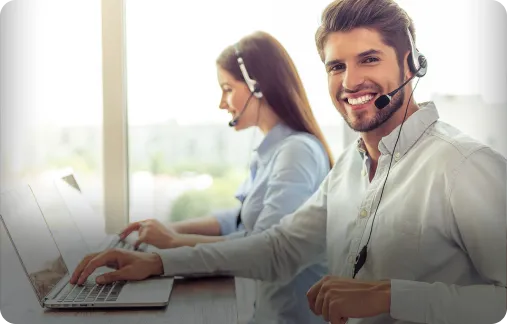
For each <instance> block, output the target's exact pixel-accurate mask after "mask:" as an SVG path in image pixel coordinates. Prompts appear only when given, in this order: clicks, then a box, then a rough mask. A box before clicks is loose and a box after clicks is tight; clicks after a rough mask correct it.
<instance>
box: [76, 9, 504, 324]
mask: <svg viewBox="0 0 507 324" xmlns="http://www.w3.org/2000/svg"><path fill="white" fill-rule="evenodd" d="M414 35H415V29H414V26H413V24H412V21H411V19H410V18H409V17H408V15H407V14H406V13H405V12H404V11H403V10H402V9H401V8H400V7H399V6H398V5H397V4H396V3H395V2H394V1H391V0H343V1H335V2H333V3H331V4H330V5H329V6H328V7H327V8H326V10H325V11H324V13H323V16H322V24H321V26H320V28H319V29H318V31H317V35H316V42H317V48H318V50H319V53H320V55H321V58H322V60H323V62H324V64H325V67H326V70H327V73H328V84H329V93H330V96H331V98H332V101H333V103H334V105H335V107H336V109H337V110H338V111H339V113H340V114H341V115H342V116H343V118H344V119H345V121H346V122H347V124H348V125H349V126H350V127H351V128H352V129H354V130H355V131H357V132H358V133H359V135H360V138H359V140H358V142H357V143H354V145H351V146H350V147H349V148H348V149H346V150H345V152H344V153H343V154H342V155H341V156H340V157H339V158H338V160H337V162H336V163H335V165H334V167H333V169H332V170H331V172H330V173H329V175H328V177H327V178H326V180H325V181H324V182H323V183H322V185H321V187H320V190H319V191H318V192H317V193H316V194H315V195H314V196H313V197H312V198H310V199H309V200H308V201H307V202H306V203H305V204H304V205H303V206H302V207H301V208H300V209H299V210H298V211H296V212H295V213H294V214H293V215H291V216H290V217H286V218H285V219H284V221H283V222H282V224H281V225H280V226H277V227H275V228H273V229H271V230H269V231H266V232H264V233H262V234H259V235H254V236H251V237H248V238H245V239H240V240H235V241H234V242H222V243H216V244H207V245H198V246H196V247H195V248H179V249H173V250H169V251H161V252H157V253H156V254H147V253H137V252H125V251H118V250H113V251H106V252H103V253H101V254H98V255H91V256H88V257H87V258H85V259H84V260H83V262H82V263H81V264H80V266H79V267H78V268H77V269H76V271H75V273H74V274H73V278H72V281H73V282H78V283H82V282H83V280H84V279H85V278H87V277H88V275H89V274H90V273H91V272H92V271H93V270H94V269H95V268H96V267H98V266H101V265H104V264H110V263H111V262H112V263H116V264H117V265H118V268H119V270H118V271H116V272H112V273H110V274H107V275H105V276H104V277H102V278H100V279H101V280H103V282H110V281H113V280H126V279H131V280H139V279H143V278H146V277H148V276H151V275H166V276H172V275H184V274H188V273H223V272H225V273H230V274H233V275H236V276H241V277H249V278H255V279H261V280H288V279H290V278H292V277H293V276H294V275H295V274H297V273H299V272H300V271H302V269H304V268H305V267H307V266H308V265H311V264H313V263H315V262H317V261H319V260H321V259H322V258H323V257H324V256H325V255H327V258H328V262H329V269H330V272H331V273H330V276H327V277H326V278H323V279H322V280H321V281H319V282H318V283H316V284H315V285H314V286H313V287H312V288H311V289H310V290H309V291H308V301H309V307H310V308H311V309H312V310H313V311H314V312H315V313H316V314H318V315H322V316H323V317H324V319H325V320H327V321H330V322H331V323H344V322H346V321H348V322H349V323H361V324H366V323H368V324H370V323H456V324H468V323H470V324H476V323H495V322H498V321H500V320H501V319H502V318H503V317H504V315H505V309H506V279H507V278H506V277H507V270H506V254H507V253H506V245H507V244H506V229H507V226H506V197H507V186H506V176H507V175H506V169H507V163H506V159H505V158H504V157H503V156H501V155H500V154H498V153H497V152H495V151H494V150H492V149H491V148H489V147H487V146H486V145H484V144H481V143H479V142H477V141H475V140H474V139H471V138H469V137H468V136H466V135H464V134H463V133H461V132H460V131H459V130H457V129H456V128H454V127H452V126H450V125H448V124H446V123H443V122H441V121H439V120H438V119H439V117H438V112H437V109H436V107H435V105H434V104H433V103H431V102H429V103H421V104H417V103H416V101H415V99H414V97H413V96H412V94H413V88H412V85H411V84H410V83H409V82H408V81H410V80H411V79H412V78H413V77H414V76H416V75H417V76H419V77H421V76H423V75H424V74H425V69H426V63H425V60H424V59H423V58H421V57H420V55H419V53H418V52H417V51H416V50H415V44H414V43H413V41H412V39H415V36H414ZM398 88H399V91H395V90H397V89H398ZM386 95H388V96H386Z"/></svg>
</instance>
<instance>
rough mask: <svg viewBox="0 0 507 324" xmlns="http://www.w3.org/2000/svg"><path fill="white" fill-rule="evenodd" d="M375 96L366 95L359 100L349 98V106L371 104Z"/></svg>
mask: <svg viewBox="0 0 507 324" xmlns="http://www.w3.org/2000/svg"><path fill="white" fill-rule="evenodd" d="M373 97H374V95H371V94H370V95H366V96H362V97H358V98H349V99H348V102H349V104H351V105H353V106H355V105H364V104H365V103H367V102H369V101H370V100H371V99H373Z"/></svg>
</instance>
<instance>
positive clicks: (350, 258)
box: [348, 255, 356, 263]
mask: <svg viewBox="0 0 507 324" xmlns="http://www.w3.org/2000/svg"><path fill="white" fill-rule="evenodd" d="M348 261H349V263H354V262H356V256H355V255H349V258H348Z"/></svg>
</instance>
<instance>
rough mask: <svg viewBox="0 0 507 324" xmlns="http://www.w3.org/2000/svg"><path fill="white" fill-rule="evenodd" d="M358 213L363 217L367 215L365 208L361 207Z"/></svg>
mask: <svg viewBox="0 0 507 324" xmlns="http://www.w3.org/2000/svg"><path fill="white" fill-rule="evenodd" d="M359 215H360V216H361V218H365V217H366V216H368V212H367V211H366V209H363V210H361V213H360V214H359Z"/></svg>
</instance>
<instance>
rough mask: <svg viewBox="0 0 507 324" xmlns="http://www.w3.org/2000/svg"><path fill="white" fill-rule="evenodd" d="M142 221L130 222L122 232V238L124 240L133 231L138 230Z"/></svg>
mask: <svg viewBox="0 0 507 324" xmlns="http://www.w3.org/2000/svg"><path fill="white" fill-rule="evenodd" d="M141 225H142V222H134V223H131V224H129V225H128V226H127V227H126V228H125V229H124V230H123V231H122V232H121V233H120V240H124V239H125V238H126V237H127V236H129V235H130V233H132V232H133V231H138V230H139V229H140V228H141Z"/></svg>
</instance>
